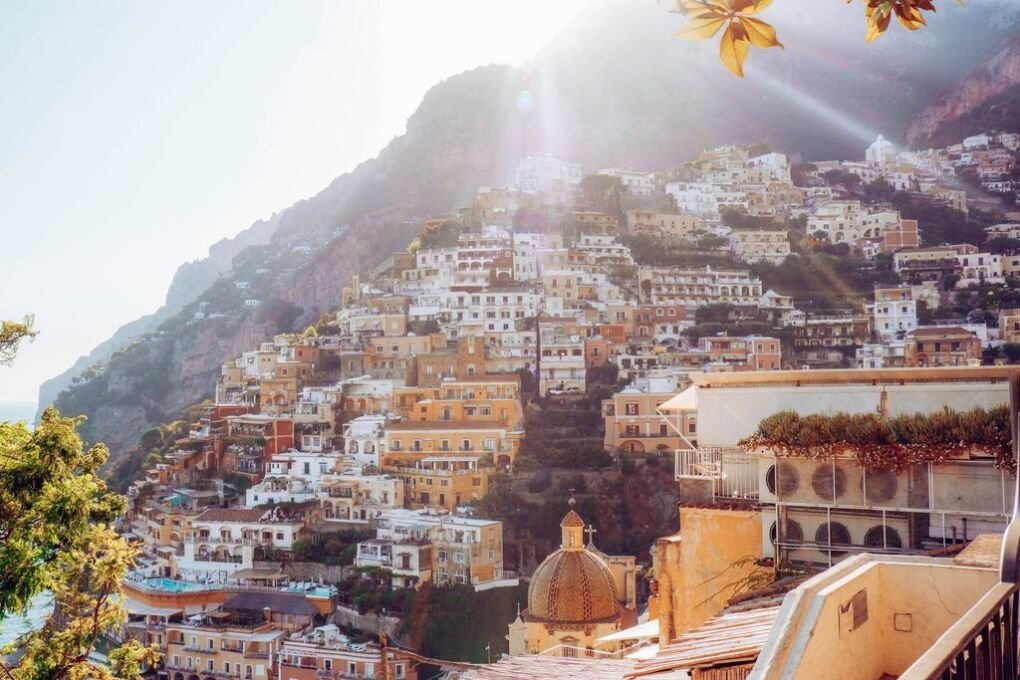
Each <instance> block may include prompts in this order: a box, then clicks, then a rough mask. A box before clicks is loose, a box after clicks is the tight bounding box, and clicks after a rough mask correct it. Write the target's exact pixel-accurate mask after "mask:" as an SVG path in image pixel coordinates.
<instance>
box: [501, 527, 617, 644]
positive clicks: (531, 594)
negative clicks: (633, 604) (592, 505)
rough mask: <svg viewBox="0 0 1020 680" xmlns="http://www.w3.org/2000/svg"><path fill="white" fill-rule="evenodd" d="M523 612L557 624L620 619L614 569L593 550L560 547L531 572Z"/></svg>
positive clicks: (527, 617) (535, 619)
mask: <svg viewBox="0 0 1020 680" xmlns="http://www.w3.org/2000/svg"><path fill="white" fill-rule="evenodd" d="M571 512H573V511H571ZM521 616H522V617H523V618H524V620H525V621H542V622H546V623H558V624H592V623H600V622H609V621H619V620H620V616H621V612H620V605H619V603H618V602H617V600H616V583H615V581H614V580H613V573H612V572H611V571H610V570H609V567H608V566H607V565H606V563H605V562H603V561H602V558H600V557H599V556H598V555H596V554H594V553H593V552H591V551H590V550H563V549H560V550H557V551H556V552H554V553H553V554H551V555H549V557H547V558H545V561H543V562H542V564H540V565H538V568H537V569H535V573H534V574H532V575H531V583H530V585H529V586H528V608H527V609H526V610H525V611H524V612H523V613H522V614H521Z"/></svg>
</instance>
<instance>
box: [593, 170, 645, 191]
mask: <svg viewBox="0 0 1020 680" xmlns="http://www.w3.org/2000/svg"><path fill="white" fill-rule="evenodd" d="M598 174H600V175H605V176H607V177H615V178H617V179H618V180H620V184H622V185H623V186H624V187H625V188H626V189H627V191H629V192H630V193H632V194H635V195H637V196H649V195H651V194H652V192H654V191H655V175H653V174H651V173H647V172H639V171H637V170H632V169H631V168H604V169H602V170H599V172H598Z"/></svg>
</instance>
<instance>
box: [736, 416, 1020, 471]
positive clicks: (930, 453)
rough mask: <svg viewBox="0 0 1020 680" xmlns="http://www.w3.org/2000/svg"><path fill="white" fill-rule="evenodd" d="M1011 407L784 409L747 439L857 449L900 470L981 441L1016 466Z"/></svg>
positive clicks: (802, 450)
mask: <svg viewBox="0 0 1020 680" xmlns="http://www.w3.org/2000/svg"><path fill="white" fill-rule="evenodd" d="M1011 439H1012V434H1011V432H1010V422H1009V409H1008V408H1007V407H1006V406H998V407H995V408H992V409H989V410H985V409H983V408H975V409H971V410H969V411H953V410H951V409H949V408H946V409H944V410H942V411H936V412H934V413H904V414H901V415H898V416H895V417H892V418H889V417H885V416H882V415H879V414H875V413H833V414H810V415H806V416H802V415H800V414H798V413H796V412H795V411H780V412H779V413H775V414H773V415H771V416H769V417H767V418H765V419H764V420H762V421H761V422H760V423H759V424H758V429H757V430H756V431H755V433H754V434H752V435H750V436H749V437H746V438H744V439H743V440H741V442H740V444H741V446H746V447H748V448H756V447H766V448H769V449H772V450H773V451H775V452H777V453H780V454H783V455H788V456H800V457H808V458H819V459H828V458H832V457H834V456H836V455H840V454H843V453H846V452H848V451H852V452H853V453H855V454H856V457H857V460H858V461H859V462H860V463H861V464H862V465H863V466H865V467H866V468H868V469H886V470H894V471H899V470H903V469H905V468H906V467H907V466H908V465H910V464H913V463H935V464H939V463H943V462H946V461H947V460H949V459H951V458H952V457H954V456H955V455H956V454H958V453H961V452H964V451H966V450H967V449H968V448H969V447H973V446H977V447H980V448H983V449H985V450H987V451H990V452H994V453H995V454H996V456H997V461H996V462H997V465H998V466H999V467H1001V468H1004V469H1009V470H1012V469H1014V468H1015V465H1016V463H1015V461H1014V460H1013V453H1012V448H1011V446H1010V441H1011Z"/></svg>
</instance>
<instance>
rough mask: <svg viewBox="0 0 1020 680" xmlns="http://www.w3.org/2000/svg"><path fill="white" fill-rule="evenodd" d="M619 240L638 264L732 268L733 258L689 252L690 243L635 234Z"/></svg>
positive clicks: (733, 266) (621, 237)
mask: <svg viewBox="0 0 1020 680" xmlns="http://www.w3.org/2000/svg"><path fill="white" fill-rule="evenodd" d="M619 240H620V242H622V243H623V244H624V245H626V246H629V247H630V252H631V255H632V256H633V257H634V261H635V262H636V263H638V264H645V265H653V266H678V267H681V266H682V267H705V266H706V265H711V266H712V267H717V268H719V269H734V268H735V265H734V263H733V260H731V259H730V258H728V257H726V256H724V255H703V254H697V253H691V252H690V249H691V244H689V243H684V242H677V241H671V240H666V239H663V238H657V237H655V236H649V235H647V234H635V235H633V236H620V237H619Z"/></svg>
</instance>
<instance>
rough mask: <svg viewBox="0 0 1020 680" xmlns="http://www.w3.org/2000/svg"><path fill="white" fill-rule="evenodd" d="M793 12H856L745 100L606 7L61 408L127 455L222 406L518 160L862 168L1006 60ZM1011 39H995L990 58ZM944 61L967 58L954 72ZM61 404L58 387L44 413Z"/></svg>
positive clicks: (200, 296)
mask: <svg viewBox="0 0 1020 680" xmlns="http://www.w3.org/2000/svg"><path fill="white" fill-rule="evenodd" d="M798 3H800V6H801V8H802V9H803V8H804V6H806V5H805V3H807V4H809V5H810V6H811V9H812V12H813V14H812V16H814V17H816V18H818V19H819V21H823V20H824V21H830V22H837V23H838V22H839V21H845V15H843V14H840V13H839V12H838V11H836V10H838V9H839V8H840V6H842V3H835V5H836V6H837V7H836V8H835V9H833V8H829V7H828V6H826V7H827V9H825V10H821V9H817V11H816V8H818V5H816V4H815V3H816V0H789V1H788V2H785V3H784V4H783V5H782V7H783V8H784V11H786V12H787V14H786V15H785V16H783V15H780V16H778V17H777V18H776V21H777V24H779V25H782V26H785V28H786V30H787V32H788V35H790V37H791V38H796V36H797V35H799V34H803V36H804V37H803V38H801V39H800V46H799V47H798V48H797V50H796V51H795V50H794V49H793V46H791V49H789V50H788V52H787V53H783V52H780V51H778V50H772V51H771V52H772V53H761V52H755V54H754V55H753V59H754V60H755V67H754V68H755V70H754V71H753V72H751V73H750V74H749V75H750V78H749V79H747V80H743V81H740V80H737V79H735V78H732V77H731V76H729V74H728V73H726V72H725V71H724V69H723V68H722V67H721V66H720V65H719V63H718V61H717V57H716V48H715V47H714V46H713V45H696V46H692V45H691V44H689V43H681V42H679V41H676V40H675V39H674V38H673V37H672V32H673V30H675V27H676V26H677V25H678V24H679V23H680V19H679V18H677V17H675V16H673V15H669V14H667V13H665V11H664V10H663V9H662V7H659V6H657V5H656V4H655V3H634V2H620V1H618V0H605V1H603V2H598V3H596V4H595V5H594V6H593V7H592V8H591V9H589V10H588V11H586V12H585V13H584V14H582V16H580V17H579V18H578V20H577V22H576V23H575V24H574V25H573V26H571V27H570V28H569V29H568V30H567V31H565V32H564V33H563V34H561V35H560V36H558V37H557V38H556V39H555V40H554V41H553V43H552V44H550V45H549V46H548V47H547V48H546V49H545V50H543V51H542V53H540V54H539V55H537V56H536V58H535V59H534V60H533V61H532V62H530V63H529V64H527V65H526V66H525V67H524V68H512V67H508V66H488V67H484V68H479V69H475V70H472V71H469V72H467V73H463V74H460V75H457V76H453V77H451V78H449V79H447V80H445V81H443V82H441V83H439V84H438V85H436V86H435V87H434V88H433V89H432V90H431V91H429V92H428V94H427V95H426V96H425V97H424V99H423V101H422V103H421V105H420V107H419V109H418V110H417V111H416V112H415V113H414V115H413V116H412V117H411V118H410V119H409V120H408V123H407V130H406V133H405V134H403V135H401V136H400V137H397V138H395V139H394V140H393V141H392V142H391V143H390V144H389V145H387V147H386V148H385V149H383V150H382V151H381V153H380V154H379V156H378V157H377V158H375V159H372V160H369V161H365V162H364V163H362V164H361V165H359V166H358V167H357V168H355V169H354V170H353V171H352V172H350V173H347V174H345V175H343V176H341V177H338V178H337V179H336V180H334V181H333V182H332V183H331V184H330V185H329V186H328V187H326V188H325V189H323V190H322V191H321V192H319V193H318V194H316V195H315V196H312V197H310V198H308V199H306V200H304V201H300V202H298V203H297V204H295V205H293V206H291V207H290V208H287V209H286V210H283V211H281V212H280V213H278V214H276V215H274V216H273V218H272V219H271V220H267V221H266V222H263V223H258V224H256V225H255V226H253V227H252V228H251V229H249V230H248V231H246V232H243V233H242V235H241V236H239V237H238V238H237V239H235V240H234V241H231V242H230V243H228V244H224V245H223V246H222V247H221V248H219V249H218V250H217V251H216V253H215V254H211V257H210V258H209V260H205V261H201V262H199V263H192V264H190V265H185V267H184V268H182V271H181V272H179V278H180V281H177V280H176V279H175V286H174V287H173V288H172V289H171V292H170V294H168V298H167V305H166V306H165V307H164V309H163V310H161V312H158V313H157V314H156V315H155V316H154V317H152V318H148V317H147V318H146V319H143V320H140V321H139V322H135V325H134V326H132V327H130V328H128V329H126V330H124V331H123V332H122V333H121V337H119V338H114V339H112V340H111V341H110V343H109V344H106V346H105V347H102V348H101V349H102V351H99V352H98V353H97V354H96V355H95V356H94V357H93V359H95V358H100V359H102V357H103V355H104V354H105V355H106V356H108V358H106V359H102V360H103V364H102V366H101V367H100V369H99V370H88V371H86V373H85V375H84V377H82V376H75V377H77V382H74V384H71V385H69V386H68V388H67V389H65V390H64V391H62V392H61V393H60V395H59V397H58V398H57V399H56V402H57V405H58V406H59V407H60V408H61V410H62V411H64V412H66V413H74V414H77V413H83V414H86V415H87V416H88V417H89V420H88V422H87V423H86V425H85V427H84V429H83V434H84V436H85V437H86V438H87V439H88V440H90V441H100V440H103V441H106V442H107V444H108V445H110V447H111V449H112V451H113V453H114V456H116V455H118V454H119V453H120V452H122V451H124V450H125V449H126V448H128V447H130V445H131V444H132V443H134V442H135V441H137V439H138V437H139V436H140V434H141V433H142V432H144V431H145V429H147V428H148V427H150V426H151V425H152V424H154V423H157V422H160V421H163V420H169V419H172V418H173V417H176V416H177V415H178V414H179V413H180V411H181V410H182V409H183V408H185V407H186V406H188V405H189V404H192V403H194V402H196V401H199V400H201V399H203V398H207V397H209V396H211V393H212V389H213V381H214V379H215V376H216V374H217V371H218V369H219V366H220V363H221V362H222V361H223V360H225V359H227V358H229V357H231V356H234V355H236V354H238V353H239V352H240V351H241V350H243V349H245V348H249V347H252V346H254V345H255V344H256V343H257V342H259V341H260V340H262V339H264V338H266V337H268V336H269V335H271V334H272V333H273V332H277V331H280V330H292V329H295V328H297V329H300V328H302V327H303V326H304V325H305V324H307V323H310V322H312V321H314V320H315V319H317V318H318V317H319V315H320V314H321V313H323V312H326V311H329V310H331V309H333V308H335V307H336V306H337V304H338V300H339V297H340V289H341V287H342V286H343V284H344V283H345V281H346V280H347V279H348V278H349V277H350V276H351V275H352V274H354V273H356V272H358V271H365V270H367V269H369V268H371V267H372V266H374V265H376V264H377V263H378V262H380V261H381V260H382V259H384V258H385V257H386V256H387V255H389V254H390V253H392V252H393V251H394V250H396V249H398V248H402V247H404V246H405V245H406V243H407V242H408V240H409V239H410V238H411V237H412V236H413V235H414V234H415V233H416V232H417V231H418V230H419V228H420V223H421V220H422V219H423V218H426V217H430V216H434V215H439V214H446V213H449V212H451V211H453V210H456V209H457V208H458V207H461V206H463V205H465V204H466V203H467V202H468V201H469V199H470V197H471V195H472V194H473V193H474V191H475V189H476V188H477V187H478V186H484V185H490V184H492V185H498V184H502V183H507V182H510V181H512V179H513V168H514V167H515V165H516V163H517V160H518V159H519V158H520V156H521V155H523V154H526V153H530V152H550V153H555V154H559V155H561V156H564V157H567V158H572V159H576V160H579V161H581V162H582V163H583V164H584V166H585V168H586V169H588V170H594V169H596V168H599V167H606V166H611V165H632V166H635V167H641V168H647V169H659V168H665V167H670V166H672V165H676V164H677V163H678V162H680V161H682V160H685V159H687V158H689V157H691V156H692V155H693V154H696V153H697V152H698V151H700V150H701V149H703V148H707V147H711V146H714V145H718V144H723V143H728V142H738V143H739V142H754V141H765V142H768V143H769V144H771V145H772V146H773V147H775V148H778V149H781V150H784V151H789V152H802V153H803V154H804V155H805V157H808V158H825V157H838V156H843V157H857V156H860V155H862V153H863V148H864V147H865V146H866V145H867V143H870V141H871V137H872V136H873V132H874V131H875V130H897V129H902V127H903V123H902V121H904V120H908V119H909V118H910V116H912V115H913V114H914V113H916V112H917V111H918V110H920V109H921V108H922V107H923V106H924V105H925V104H926V103H927V102H928V101H930V99H931V97H933V96H934V95H935V93H936V92H938V91H941V90H943V89H945V88H946V87H948V86H949V85H950V84H951V83H952V82H953V80H954V79H955V78H957V77H960V76H962V75H963V74H965V73H966V71H967V70H968V69H969V68H970V65H972V64H975V63H978V62H979V61H980V60H982V59H985V58H987V57H988V56H989V54H991V51H992V50H993V49H994V46H993V45H990V44H986V43H982V42H980V41H969V42H968V41H960V40H955V39H954V36H957V37H958V35H957V34H958V33H959V32H962V31H969V30H974V25H975V22H980V21H981V16H982V15H981V14H980V13H969V14H961V15H960V17H959V21H954V22H950V23H945V24H942V25H939V26H933V27H932V31H931V33H930V34H929V35H928V36H927V39H926V40H925V41H920V42H917V44H916V45H913V46H912V48H911V50H910V52H909V57H910V58H909V59H905V58H902V55H901V58H900V59H899V60H898V61H896V60H893V59H891V58H890V55H891V54H900V53H899V52H897V51H896V49H897V47H896V45H895V44H894V43H892V41H886V42H885V43H884V44H880V45H876V46H872V47H873V48H874V49H872V48H868V49H866V50H862V49H860V47H859V46H858V45H857V43H858V42H859V36H857V35H856V34H855V35H853V36H852V39H851V37H846V38H841V39H839V40H830V41H829V42H826V41H825V37H826V36H825V35H824V33H822V32H819V33H818V37H814V36H815V35H816V34H815V32H814V30H811V31H807V32H804V31H803V30H802V26H801V24H800V23H798V21H799V20H798V16H799V15H798V14H797V13H796V8H797V6H798ZM777 4H778V3H777ZM854 17H855V19H859V17H857V16H856V14H855V15H854ZM1012 30H1013V25H1012V24H1010V25H1007V26H1005V27H1000V28H997V29H995V31H996V32H995V33H994V36H995V37H994V40H991V41H990V42H997V41H998V42H1001V40H999V39H1000V37H1001V36H1002V35H1004V34H1007V33H1009V32H1010V31H1012ZM954 31H955V32H956V33H954ZM845 34H846V30H845V27H844V28H842V29H841V30H837V31H835V33H832V34H831V35H836V36H843V35H845ZM906 38H907V39H910V40H913V39H914V38H913V36H906ZM932 40H935V42H932ZM944 41H950V42H949V43H948V44H953V45H958V47H954V50H953V54H952V55H947V54H946V50H945V49H944V45H945V44H947V43H946V42H944ZM792 42H794V41H793V40H791V43H792ZM848 71H849V72H852V73H854V74H856V75H855V76H854V77H853V78H847V77H846V73H847V72H848ZM921 71H923V77H922V76H921V75H919V73H920V72H921ZM908 76H909V77H908ZM905 79H906V80H905ZM904 82H907V83H908V85H906V86H905V85H904ZM525 92H527V93H529V94H530V98H529V96H528V94H525ZM528 102H531V105H525V104H527V103H528ZM241 282H243V283H244V285H245V286H246V287H245V288H244V289H243V290H242V289H241V288H240V287H239V286H238V285H237V284H240V283H241ZM199 291H200V292H199ZM249 298H257V299H260V300H261V301H262V302H263V304H262V306H261V307H260V308H259V310H258V311H253V310H251V309H249V308H247V307H246V306H245V304H244V300H245V299H249ZM98 349H100V348H97V350H98ZM84 363H89V364H91V363H93V362H92V361H90V360H88V359H86V360H85V362H84ZM73 373H76V370H74V369H72V370H71V371H70V372H69V374H73ZM66 378H67V375H65V376H62V377H61V379H60V380H61V381H63V380H65V379H66ZM72 380H73V378H72ZM56 387H59V383H52V384H49V385H48V386H46V388H45V392H44V394H43V395H42V396H43V398H42V399H41V403H43V404H45V403H49V401H50V400H51V398H52V397H51V395H52V394H53V392H54V391H56V390H55V388H56Z"/></svg>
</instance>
